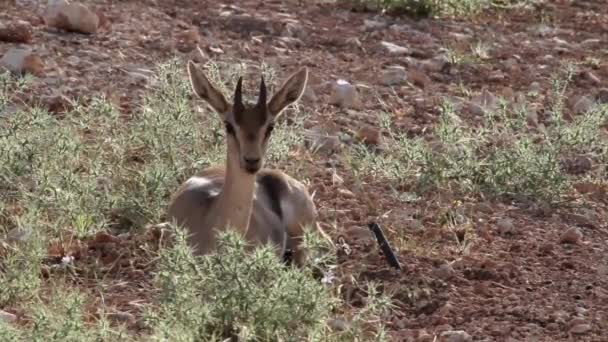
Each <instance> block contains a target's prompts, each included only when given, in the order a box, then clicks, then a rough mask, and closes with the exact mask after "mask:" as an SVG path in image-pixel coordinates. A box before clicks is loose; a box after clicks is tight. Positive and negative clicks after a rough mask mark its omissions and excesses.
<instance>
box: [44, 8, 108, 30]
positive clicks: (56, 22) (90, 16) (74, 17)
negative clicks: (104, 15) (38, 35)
mask: <svg viewBox="0 0 608 342" xmlns="http://www.w3.org/2000/svg"><path fill="white" fill-rule="evenodd" d="M44 22H45V23H46V25H48V26H50V27H54V28H57V29H60V30H65V31H68V32H76V33H84V34H93V33H95V32H97V29H98V28H99V17H98V16H97V14H96V13H95V12H93V11H91V10H90V9H89V8H88V7H87V6H85V5H83V4H80V3H77V2H67V1H66V0H52V1H49V6H48V8H47V11H46V13H45V16H44Z"/></svg>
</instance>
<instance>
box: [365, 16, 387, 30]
mask: <svg viewBox="0 0 608 342" xmlns="http://www.w3.org/2000/svg"><path fill="white" fill-rule="evenodd" d="M387 26H388V24H387V23H386V22H383V21H377V20H370V19H363V27H365V29H366V30H367V31H373V30H380V29H383V28H385V27H387Z"/></svg>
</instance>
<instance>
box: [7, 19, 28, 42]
mask: <svg viewBox="0 0 608 342" xmlns="http://www.w3.org/2000/svg"><path fill="white" fill-rule="evenodd" d="M0 41H4V42H8V43H29V42H31V41H32V25H30V23H28V22H27V21H22V20H18V21H16V22H10V23H7V24H2V25H0Z"/></svg>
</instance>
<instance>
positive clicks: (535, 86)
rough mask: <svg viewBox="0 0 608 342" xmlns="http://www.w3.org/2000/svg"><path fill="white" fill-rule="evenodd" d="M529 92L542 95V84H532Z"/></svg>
mask: <svg viewBox="0 0 608 342" xmlns="http://www.w3.org/2000/svg"><path fill="white" fill-rule="evenodd" d="M528 90H529V91H530V92H533V93H540V91H541V87H540V83H538V82H536V81H534V82H532V83H530V87H529V88H528Z"/></svg>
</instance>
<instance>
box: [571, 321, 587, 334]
mask: <svg viewBox="0 0 608 342" xmlns="http://www.w3.org/2000/svg"><path fill="white" fill-rule="evenodd" d="M569 331H570V333H571V334H575V335H583V334H586V333H588V332H589V331H591V324H576V325H573V326H572V327H571V328H570V330H569Z"/></svg>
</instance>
